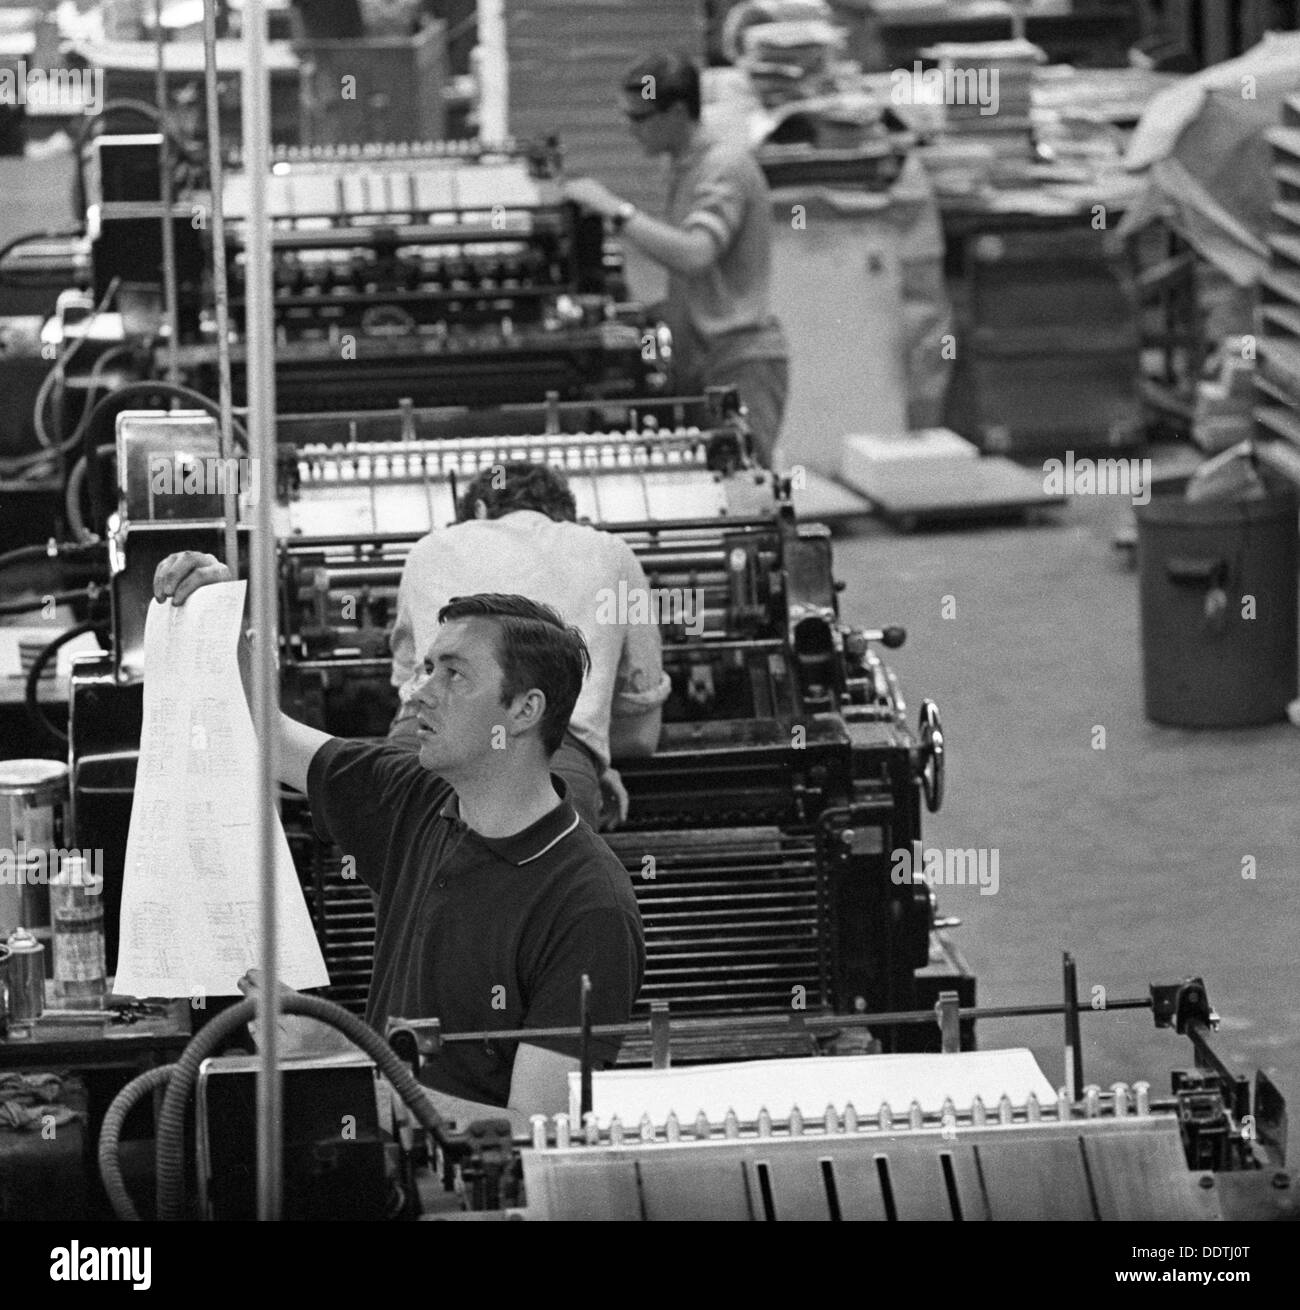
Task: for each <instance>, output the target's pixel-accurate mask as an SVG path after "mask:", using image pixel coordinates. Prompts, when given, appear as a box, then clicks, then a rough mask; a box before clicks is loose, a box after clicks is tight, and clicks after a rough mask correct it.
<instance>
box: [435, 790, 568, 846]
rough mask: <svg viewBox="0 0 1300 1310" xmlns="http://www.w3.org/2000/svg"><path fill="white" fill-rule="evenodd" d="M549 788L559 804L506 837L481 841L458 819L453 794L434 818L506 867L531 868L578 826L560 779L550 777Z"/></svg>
mask: <svg viewBox="0 0 1300 1310" xmlns="http://www.w3.org/2000/svg"><path fill="white" fill-rule="evenodd" d="M551 786H552V787H554V788H555V791H556V795H558V796H559V798H560V803H559V804H558V805H557V806H556V807H555V808H554V809H553V810H551V811H549V813H547V814H543V815H542V817H541V818H540V819H538V820H537V822H536V823H533V824H530V825H529V826H528V827H527V828H525V829H524V830H523V831H522V832H516V833H512V834H511V835H510V836H509V837H485V836H483V834H482V833H481V832H475V831H474V829H473V828H471V827H470V826H469V825H468V824H467V823H466V822H465V821H464V820H463V819H462V818H461V817H460V799H459V797H458V796H457V795H456V793H455V791H452V792H451V793H450V794H449V795H448V797H447V799H446V800H445V801H444V802H443V805H442V809H441V810H439V811H438V814H439V817H440V818H443V819H446V820H447V821H448V822H449V823H451V824H452V825H453V826H455V827H458V828H462V829H464V830H465V831H466V832H467V833H469V835H470V836H471V837H473V838H474V840H475V841H478V842H482V844H483V845H484V846H486V847H487V848H488V850H490V851H491V852H492V853H493V854H494V855H496V856H498V857H499V858H500V859H503V860H505V861H506V862H507V863H509V864H515V865H525V864H531V863H533V861H534V860H539V859H541V857H542V856H543V855H545V854H546V853H547V851H549V850H552V849H553V848H554V847H556V846H558V845H559V844H560V842H561V841H563V840H564V838H565V837H567V836H568V835H569V834H570V833H571V832H573V831H574V830H575V829H576V828H577V826H578V812H577V810H575V809H574V808H573V803H572V802H571V801H570V800H569V789H568V786H567V784H566V783H565V781H564V779H563V778H561V777H560V776H559V775H558V774H554V773H553V774H551Z"/></svg>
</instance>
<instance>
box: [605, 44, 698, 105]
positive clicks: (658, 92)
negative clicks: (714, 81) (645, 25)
mask: <svg viewBox="0 0 1300 1310" xmlns="http://www.w3.org/2000/svg"><path fill="white" fill-rule="evenodd" d="M647 78H653V79H654V82H653V86H654V94H653V96H647V95H645V88H646V79H647ZM623 90H624V91H625V92H626V93H627V94H628V95H630V96H641V97H642V98H643V99H646V100H650V101H652V103H653V104H654V106H655V108H656V109H658V110H659V112H660V113H661V114H662V113H665V112H666V111H667V110H669V109H671V108H672V107H673V105H675V104H683V105H685V106H686V112H687V113H688V114H689V115H690V116H691V118H693V119H694V120H695V121H696V122H698V121H699V117H700V69H699V65H698V64H696V62H695V61H694V60H693V59H692V58H691V57H690V55H688V54H686V53H684V52H683V51H680V50H676V51H674V50H657V51H656V52H655V53H654V54H652V55H646V57H645V58H644V59H638V60H637V62H636V63H635V64H633V65H632V67H631V68H629V69H628V70H627V72H626V73H624V75H623Z"/></svg>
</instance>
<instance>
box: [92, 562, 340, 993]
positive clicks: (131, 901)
mask: <svg viewBox="0 0 1300 1310" xmlns="http://www.w3.org/2000/svg"><path fill="white" fill-rule="evenodd" d="M247 585H248V584H247V583H246V582H225V583H218V584H216V585H214V586H207V587H200V588H199V590H198V591H196V592H195V593H194V594H193V595H192V596H191V597H190V598H189V599H188V600H187V601H186V602H185V604H184V605H182V606H180V607H179V608H177V607H176V606H174V605H172V604H170V603H168V604H165V605H160V604H158V602H157V601H151V602H150V605H149V614H148V617H147V619H146V622H145V656H144V658H145V680H144V727H143V731H142V733H141V736H140V764H139V768H138V771H137V774H136V785H135V799H134V802H133V804H132V808H131V828H130V832H129V834H128V836H127V843H126V871H125V875H124V880H123V886H122V935H121V948H120V952H119V958H118V965H117V979H116V983H115V990H116V992H117V993H118V994H119V995H123V996H168V997H175V996H193V995H194V994H196V993H200V992H201V993H202V994H204V995H207V996H233V995H237V994H238V991H239V989H238V987H237V986H236V982H237V980H238V979H239V978H240V977H241V976H242V975H243V974H244V973H245V971H247V970H248V969H249V968H252V967H254V966H256V965H257V964H258V962H259V955H260V951H261V935H260V932H259V904H260V897H261V894H260V890H259V872H260V865H261V861H260V851H259V843H258V828H257V805H258V803H259V802H260V803H265V804H270V803H271V801H270V800H268V799H266V798H264V797H262V795H261V789H260V788H259V786H258V781H257V739H256V737H255V736H254V734H253V720H252V715H251V714H250V713H249V709H248V704H247V702H246V701H245V699H244V690H243V684H242V683H241V682H240V678H239V663H238V657H237V654H236V646H237V642H238V639H239V632H240V622H241V616H242V614H243V610H244V593H245V590H246V588H247ZM274 876H275V892H276V917H277V924H278V934H277V935H278V939H279V944H280V951H279V957H280V965H279V973H280V978H281V980H282V981H283V982H285V983H287V984H288V985H289V986H290V987H294V988H299V989H301V988H304V987H323V986H325V985H326V984H327V983H328V982H329V975H328V973H327V971H326V968H325V961H324V959H323V957H322V956H321V952H320V946H319V944H318V943H317V941H316V935H315V933H314V932H313V931H312V926H311V919H310V917H309V916H308V913H307V905H306V902H305V901H304V899H303V894H302V889H301V887H300V886H299V883H298V878H297V875H296V874H295V872H294V867H293V859H292V857H291V856H290V854H289V843H288V842H287V841H286V840H285V836H284V829H283V828H282V827H281V826H280V820H279V816H278V815H277V816H276V819H275V872H274Z"/></svg>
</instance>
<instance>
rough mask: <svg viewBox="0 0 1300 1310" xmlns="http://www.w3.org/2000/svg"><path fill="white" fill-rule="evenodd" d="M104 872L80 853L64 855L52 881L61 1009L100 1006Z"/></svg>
mask: <svg viewBox="0 0 1300 1310" xmlns="http://www.w3.org/2000/svg"><path fill="white" fill-rule="evenodd" d="M103 889H104V880H103V878H102V876H100V877H97V876H95V875H94V874H92V873H91V872H90V870H89V869H87V867H86V860H85V857H84V856H81V855H71V856H68V857H67V858H65V859H64V861H63V867H62V868H61V869H60V870H59V872H58V874H57V875H56V876H55V878H54V880H53V881H52V882H51V883H50V917H51V919H52V921H53V925H54V995H55V999H56V1002H57V1003H58V1004H59V1005H61V1006H62V1007H64V1008H65V1009H73V1010H75V1009H98V1008H99V1007H100V1006H102V1005H103V1004H104V993H105V992H106V991H107V990H108V986H107V977H106V970H105V968H104V898H103V896H102V895H101V893H102V892H103Z"/></svg>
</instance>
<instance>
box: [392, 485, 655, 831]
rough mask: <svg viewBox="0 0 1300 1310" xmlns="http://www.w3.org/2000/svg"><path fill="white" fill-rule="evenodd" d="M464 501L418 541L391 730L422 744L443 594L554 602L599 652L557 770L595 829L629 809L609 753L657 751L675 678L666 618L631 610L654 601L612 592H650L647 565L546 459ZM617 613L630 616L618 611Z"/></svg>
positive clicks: (475, 489) (396, 661)
mask: <svg viewBox="0 0 1300 1310" xmlns="http://www.w3.org/2000/svg"><path fill="white" fill-rule="evenodd" d="M457 509H458V515H459V519H460V521H459V522H458V523H456V524H454V525H453V526H452V527H449V528H437V529H435V530H434V531H432V532H430V533H429V534H428V535H427V536H425V537H423V538H422V539H421V540H420V541H418V542H417V543H416V545H415V546H414V548H413V549H412V551H411V554H410V557H409V558H408V559H407V562H406V568H405V570H404V572H403V574H402V582H401V586H400V588H399V591H398V600H397V622H396V624H395V626H394V628H393V634H392V647H393V673H392V682H393V686H395V687H397V688H398V689H399V694H400V695H401V697H402V706H401V709H399V711H398V713H397V716H396V717H395V718H394V720H393V723H392V726H391V728H390V729H389V736H390V738H401V739H409V740H410V741H411V743H412V745H415V743H416V738H415V733H416V729H417V724H416V719H415V708H416V707H415V704H414V702H413V700H412V699H411V696H412V693H413V690H414V688H415V687H416V686H417V684H418V683H419V681H420V679H421V677H422V676H423V674H422V668H421V664H420V661H421V659H422V657H423V652H425V651H426V650H427V649H428V648H429V645H430V643H431V642H432V640H433V638H434V636H435V635H436V633H437V630H438V611H439V610H440V609H441V608H442V607H443V606H444V605H446V604H448V603H449V602H450V601H451V600H452V599H453V598H454V597H456V596H464V595H471V594H475V593H480V592H511V593H515V594H518V595H522V596H527V597H528V598H529V599H530V600H535V601H540V602H542V603H543V604H546V605H550V606H552V607H553V608H555V609H556V610H557V611H558V612H559V613H560V614H561V615H562V616H563V618H564V619H565V621H566V622H568V623H572V624H574V625H575V626H576V627H578V628H579V629H580V630H581V631H582V634H583V636H584V637H585V638H586V641H587V646H588V649H589V651H590V653H591V673H590V674H589V676H588V677H587V680H586V682H585V683H584V684H583V688H582V693H581V695H580V696H579V697H578V703H577V705H576V706H575V707H574V710H573V716H572V718H571V719H570V721H569V728H568V731H567V732H566V733H565V736H564V741H563V743H562V744H561V746H560V748H559V750H558V751H556V753H555V755H554V756H553V757H552V760H551V771H552V772H554V773H558V774H559V775H560V776H561V777H563V778H564V780H565V782H566V783H567V784H568V789H569V797H570V799H571V800H572V801H573V804H574V808H575V809H576V810H577V811H578V813H579V814H580V815H581V816H582V817H583V818H584V819H586V820H587V822H588V823H589V824H590V825H591V827H592V828H599V827H602V826H603V827H610V826H612V825H613V824H614V823H615V822H617V820H618V819H619V818H625V817H626V805H627V799H626V794H625V793H624V792H623V790H622V787H621V785H620V784H619V781H618V775H617V773H616V772H615V771H614V770H613V769H612V768H611V767H610V765H611V761H612V759H613V758H616V757H619V758H627V757H632V756H645V755H652V754H653V753H654V750H655V746H656V745H657V743H658V740H659V725H660V718H661V714H662V706H663V702H664V701H665V700H666V699H667V697H668V692H669V689H670V684H669V680H668V676H667V674H666V673H665V672H664V669H663V656H662V647H661V643H660V636H659V628H658V625H657V623H655V622H634V621H631V620H633V619H635V618H636V617H638V614H639V613H640V614H646V613H650V614H653V610H652V609H650V608H649V607H647V606H644V605H643V606H636V605H634V604H627V605H624V606H622V607H615V606H611V605H610V604H609V599H610V597H611V596H615V597H616V596H619V595H626V596H628V597H636V596H637V595H638V594H646V593H648V590H649V586H648V583H647V580H646V576H645V572H644V570H643V569H642V568H641V564H640V562H639V561H638V560H637V558H636V555H635V554H633V552H632V548H631V547H630V546H629V545H628V544H627V543H626V542H625V541H624V540H623V539H622V538H621V537H617V536H614V535H613V534H612V533H608V532H601V531H599V530H598V529H596V528H592V527H589V526H587V525H585V524H579V523H577V522H576V521H575V520H576V518H577V510H576V507H575V505H574V500H573V493H572V492H571V491H570V490H569V487H568V483H567V482H566V481H565V479H564V476H563V474H561V473H560V472H559V471H558V470H556V469H552V468H549V467H547V466H546V465H542V464H524V463H510V464H501V465H497V466H495V467H494V468H491V469H487V470H485V471H484V472H482V473H480V474H479V475H478V477H476V478H475V479H474V480H473V481H472V482H471V483H470V484H469V486H468V487H467V488H466V490H465V494H464V495H463V496H462V498H461V501H460V504H459V506H458V507H457ZM620 615H621V616H622V617H624V618H626V619H628V620H629V621H627V622H614V621H611V620H612V619H613V618H616V617H618V616H620Z"/></svg>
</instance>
